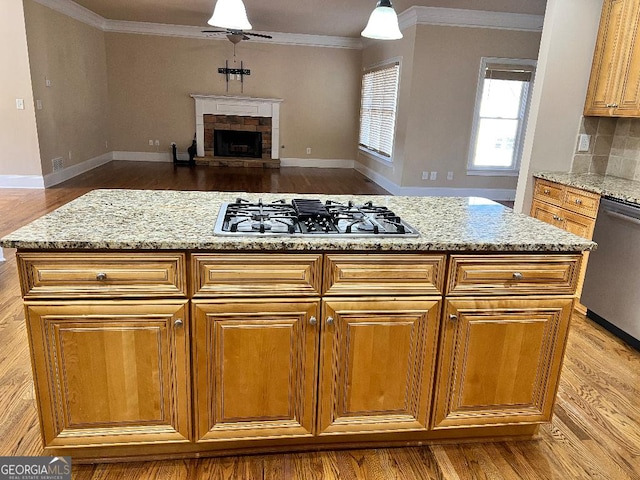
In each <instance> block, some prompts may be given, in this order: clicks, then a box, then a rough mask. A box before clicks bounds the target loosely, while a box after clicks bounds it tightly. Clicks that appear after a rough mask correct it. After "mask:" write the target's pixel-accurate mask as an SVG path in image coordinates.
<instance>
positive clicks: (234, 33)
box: [202, 28, 273, 45]
mask: <svg viewBox="0 0 640 480" xmlns="http://www.w3.org/2000/svg"><path fill="white" fill-rule="evenodd" d="M202 33H225V34H226V35H227V38H228V39H229V41H230V42H231V43H233V44H234V45H235V44H237V43H240V42H241V41H242V40H250V39H251V37H260V38H273V37H272V36H271V35H265V34H263V33H252V32H245V31H244V30H236V29H232V28H225V29H223V30H202Z"/></svg>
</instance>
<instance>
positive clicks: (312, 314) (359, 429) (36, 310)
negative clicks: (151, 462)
mask: <svg viewBox="0 0 640 480" xmlns="http://www.w3.org/2000/svg"><path fill="white" fill-rule="evenodd" d="M237 197H244V198H254V199H255V198H257V197H261V198H262V199H263V200H264V201H267V202H271V201H274V200H277V199H280V198H284V199H285V200H287V201H289V200H291V199H293V198H301V197H303V198H305V197H307V198H319V199H321V200H323V201H324V200H326V197H325V196H322V195H318V196H310V195H282V194H260V195H258V194H247V193H220V192H172V191H131V190H96V191H93V192H90V193H89V194H87V195H85V196H83V197H80V198H78V199H76V200H74V201H72V202H70V203H69V204H67V205H65V206H63V207H61V208H60V209H58V210H56V211H54V212H52V213H50V214H48V215H46V216H44V217H42V218H40V219H38V220H36V221H34V222H33V223H31V224H29V225H27V226H26V227H23V228H21V229H19V230H17V231H16V232H14V233H12V234H10V235H8V236H6V237H5V238H3V239H2V240H0V245H2V246H4V247H10V248H17V249H18V253H17V255H18V268H19V272H20V282H21V288H22V293H23V297H24V302H25V315H26V321H27V327H28V334H29V342H30V348H31V357H32V364H33V371H34V382H35V388H36V394H37V404H38V411H39V415H40V425H41V431H42V437H43V442H44V445H45V449H46V451H47V453H50V454H55V455H62V454H64V455H72V456H73V457H74V460H77V461H99V460H105V459H109V460H118V459H131V458H141V459H144V458H169V457H193V456H200V455H226V454H237V453H255V452H275V451H295V450H312V449H327V448H345V447H375V446H381V445H416V444H422V443H425V442H442V441H465V440H472V439H487V440H495V439H513V438H523V439H525V438H531V437H532V436H534V435H535V433H536V431H537V428H538V425H539V424H540V423H543V422H548V421H549V420H550V419H551V415H552V409H553V404H554V400H555V395H556V390H557V385H558V378H559V374H560V369H561V365H562V357H563V354H564V347H565V343H566V337H567V331H568V327H569V321H570V316H571V311H572V309H573V304H574V301H575V291H576V285H577V281H578V276H579V270H580V262H581V258H582V256H581V252H582V251H585V250H590V249H592V248H594V247H595V244H594V243H593V242H590V241H588V240H585V239H583V238H580V237H577V236H575V235H572V234H570V233H567V232H564V231H562V230H560V229H557V228H555V227H552V226H550V225H547V224H544V223H542V222H539V221H537V220H535V219H532V218H529V217H527V216H524V215H520V214H516V213H514V212H513V211H511V210H510V209H508V208H505V207H503V206H501V205H499V204H496V203H494V202H491V201H487V200H484V199H478V198H436V197H424V198H417V197H391V196H389V197H386V196H366V197H357V196H356V197H352V196H348V197H346V196H345V197H340V196H338V197H335V196H334V197H331V198H332V199H338V200H340V201H348V200H353V201H355V202H365V201H368V200H371V199H374V200H375V201H376V202H377V203H382V204H385V205H387V206H389V207H390V208H391V209H393V210H394V211H396V212H399V213H401V214H402V217H403V219H404V220H406V221H407V222H408V223H409V224H410V225H411V226H413V227H414V228H415V229H417V230H418V231H419V234H420V235H419V236H418V237H391V238H389V237H380V238H377V237H375V236H370V237H363V238H349V237H335V236H333V237H331V236H317V237H313V238H308V237H304V238H303V237H293V238H292V237H286V236H271V237H269V236H251V237H243V236H236V235H221V234H214V232H213V226H214V224H215V223H216V218H217V215H218V211H219V209H220V207H221V205H222V204H223V203H225V202H233V201H234V200H235V199H236V198H237Z"/></svg>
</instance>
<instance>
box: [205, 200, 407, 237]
mask: <svg viewBox="0 0 640 480" xmlns="http://www.w3.org/2000/svg"><path fill="white" fill-rule="evenodd" d="M214 233H217V234H223V235H239V236H325V237H328V236H341V237H370V236H376V235H377V236H385V237H417V236H419V233H418V232H417V230H416V229H415V228H413V227H411V226H410V225H409V224H407V223H406V222H405V221H403V220H402V219H401V218H400V217H399V216H398V215H396V214H395V213H394V212H393V211H391V210H390V209H389V208H387V207H385V206H381V205H375V204H373V202H365V203H363V204H355V203H353V202H348V203H340V202H336V201H333V200H327V201H326V202H324V203H323V202H321V201H320V200H318V199H306V198H305V199H294V200H292V201H291V203H287V202H286V201H285V200H278V201H276V202H272V203H263V202H262V200H258V201H257V202H250V201H248V200H244V199H242V198H238V199H237V200H236V201H235V202H233V203H225V204H223V205H222V207H221V208H220V212H219V214H218V220H217V222H216V225H215V228H214Z"/></svg>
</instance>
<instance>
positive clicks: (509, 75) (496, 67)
mask: <svg viewBox="0 0 640 480" xmlns="http://www.w3.org/2000/svg"><path fill="white" fill-rule="evenodd" d="M532 76H533V67H532V66H530V65H501V64H499V63H487V68H486V70H485V73H484V78H490V79H493V80H516V81H520V82H530V81H531V77H532Z"/></svg>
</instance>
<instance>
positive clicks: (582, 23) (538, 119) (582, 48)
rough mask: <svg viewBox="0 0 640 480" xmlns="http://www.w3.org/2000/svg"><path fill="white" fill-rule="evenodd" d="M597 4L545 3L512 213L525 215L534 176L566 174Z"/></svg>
mask: <svg viewBox="0 0 640 480" xmlns="http://www.w3.org/2000/svg"><path fill="white" fill-rule="evenodd" d="M601 10H602V0H548V2H547V11H546V14H545V20H544V28H543V30H542V40H541V44H540V56H539V59H538V71H537V74H536V83H535V85H534V89H533V97H532V101H531V113H530V120H529V128H528V131H527V135H526V137H525V145H524V153H523V158H522V167H521V169H520V177H519V178H518V188H517V192H516V202H515V209H516V210H518V211H522V212H525V213H528V212H529V210H530V209H531V199H532V196H533V177H532V175H533V174H534V173H535V172H537V171H544V170H554V171H561V172H568V171H569V170H570V169H571V163H572V160H573V153H574V149H575V144H576V140H577V135H578V131H579V128H580V123H581V118H582V111H583V108H584V100H585V97H586V93H587V84H588V82H589V74H590V71H591V63H592V59H593V49H594V46H595V40H596V35H597V33H598V23H599V21H600V11H601Z"/></svg>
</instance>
